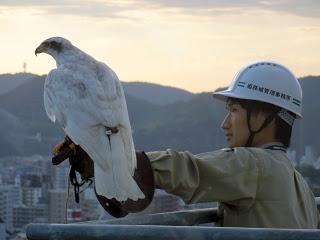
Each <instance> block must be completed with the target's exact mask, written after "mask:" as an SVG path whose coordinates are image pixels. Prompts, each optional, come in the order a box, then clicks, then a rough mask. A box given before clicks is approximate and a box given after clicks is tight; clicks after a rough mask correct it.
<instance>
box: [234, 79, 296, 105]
mask: <svg viewBox="0 0 320 240" xmlns="http://www.w3.org/2000/svg"><path fill="white" fill-rule="evenodd" d="M246 85H247V86H246ZM237 87H242V88H247V89H250V90H252V91H257V92H260V93H263V94H266V95H271V96H274V97H278V98H281V99H283V100H286V101H289V102H292V103H293V104H295V105H297V106H299V107H300V106H301V101H299V100H298V99H296V98H292V97H291V96H290V95H288V94H286V93H283V92H278V91H275V90H272V89H269V88H266V87H262V86H258V85H255V84H252V83H245V82H241V81H239V82H238V83H237Z"/></svg>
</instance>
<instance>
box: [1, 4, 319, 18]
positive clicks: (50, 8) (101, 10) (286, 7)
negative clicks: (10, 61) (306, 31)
mask: <svg viewBox="0 0 320 240" xmlns="http://www.w3.org/2000/svg"><path fill="white" fill-rule="evenodd" d="M0 7H32V8H34V9H36V10H40V11H42V12H44V13H46V14H58V15H61V14H63V15H78V16H90V17H104V18H127V17H128V16H129V14H128V13H129V12H130V11H139V10H144V9H149V10H152V9H160V10H161V9H170V8H175V9H179V10H180V12H182V13H184V14H204V15H210V14H230V13H241V12H243V11H244V10H250V9H262V10H269V11H276V12H288V13H291V14H294V15H298V16H304V17H320V1H318V0H304V1H301V0H242V1H239V0H229V1H225V0H183V1H182V0H109V1H103V0H95V1H89V0H43V1H41V0H26V1H20V0H0Z"/></svg>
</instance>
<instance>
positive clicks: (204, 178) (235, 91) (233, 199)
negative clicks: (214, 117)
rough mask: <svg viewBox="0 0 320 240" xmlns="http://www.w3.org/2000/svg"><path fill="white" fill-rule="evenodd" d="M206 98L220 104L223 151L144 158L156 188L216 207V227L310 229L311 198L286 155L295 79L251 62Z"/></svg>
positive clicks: (296, 113) (295, 110)
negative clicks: (226, 85) (227, 84)
mask: <svg viewBox="0 0 320 240" xmlns="http://www.w3.org/2000/svg"><path fill="white" fill-rule="evenodd" d="M213 95H214V97H216V98H218V99H220V100H223V101H225V102H226V107H227V110H228V113H227V116H226V117H225V119H224V121H223V123H222V125H221V127H222V128H223V129H224V131H225V134H226V138H227V142H228V145H229V148H228V149H222V150H218V151H213V152H208V153H203V154H198V155H193V154H191V153H189V152H177V151H174V150H170V149H169V150H167V151H157V152H149V153H147V156H148V158H149V159H150V162H151V168H152V172H153V175H154V181H155V185H156V187H157V188H161V189H164V190H166V191H167V192H169V193H172V194H175V195H177V196H180V197H181V198H182V199H183V200H184V201H185V202H186V203H199V202H213V201H218V202H219V215H220V219H221V220H220V222H219V223H220V225H221V226H225V227H270V228H317V227H318V222H319V217H318V211H317V207H316V203H315V200H314V195H313V193H312V192H311V190H310V189H309V187H308V185H307V184H306V182H305V181H304V179H303V177H302V176H301V175H300V174H299V173H298V172H297V171H296V170H295V169H294V167H293V165H292V163H291V162H290V160H289V159H288V157H287V155H286V148H287V147H289V145H290V138H291V130H292V125H293V122H294V120H295V119H296V118H300V117H302V115H301V112H302V91H301V87H300V84H299V82H298V81H297V79H296V78H295V77H294V76H293V74H292V73H291V72H290V71H289V70H288V69H286V68H285V67H284V66H282V65H280V64H277V63H273V62H257V63H254V64H250V65H248V66H246V67H244V68H243V69H241V70H240V71H239V73H237V75H236V76H235V78H234V80H233V82H232V83H231V85H230V87H229V88H228V89H227V90H225V91H220V92H215V93H214V94H213ZM137 171H139V167H138V170H137Z"/></svg>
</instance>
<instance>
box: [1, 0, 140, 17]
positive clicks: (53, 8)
mask: <svg viewBox="0 0 320 240" xmlns="http://www.w3.org/2000/svg"><path fill="white" fill-rule="evenodd" d="M132 5H133V2H132V1H125V0H118V1H98V0H95V1H85V0H46V1H45V0H44V1H40V0H26V1H18V0H0V7H7V8H32V9H34V10H37V11H40V12H42V13H44V14H53V15H76V16H88V17H104V18H127V16H126V15H125V14H124V13H125V12H127V11H130V10H131V9H133V8H134V7H132ZM135 6H136V7H137V6H138V5H137V4H135Z"/></svg>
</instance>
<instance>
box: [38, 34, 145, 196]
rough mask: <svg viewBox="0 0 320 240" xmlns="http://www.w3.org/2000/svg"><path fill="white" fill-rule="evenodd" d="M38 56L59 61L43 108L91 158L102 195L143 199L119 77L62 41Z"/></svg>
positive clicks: (51, 40)
mask: <svg viewBox="0 0 320 240" xmlns="http://www.w3.org/2000/svg"><path fill="white" fill-rule="evenodd" d="M35 53H36V54H38V53H47V54H49V55H51V56H52V57H53V58H54V59H55V60H56V64H57V68H56V69H53V70H51V71H50V73H49V74H48V76H47V78H46V81H45V85H44V106H45V109H46V112H47V115H48V117H49V118H50V120H51V121H53V122H57V123H59V124H60V125H61V126H62V128H63V129H64V131H65V133H66V134H67V135H68V136H69V137H70V138H71V139H72V141H73V142H74V143H76V144H79V145H80V146H81V147H82V148H83V149H84V150H85V151H86V152H87V154H88V155H89V156H90V157H91V158H92V160H93V162H94V176H95V188H96V191H97V194H98V195H101V196H104V197H106V198H109V199H112V198H115V199H116V200H118V201H126V200H127V199H132V200H134V201H136V200H138V199H143V198H144V197H145V196H144V194H143V193H142V191H141V190H140V188H139V187H138V185H137V184H136V182H135V181H134V179H133V177H132V176H133V174H134V171H135V168H136V166H137V160H136V154H135V149H134V144H133V139H132V132H131V126H130V121H129V116H128V110H127V104H126V101H125V96H124V92H123V89H122V86H121V84H120V81H119V79H118V77H117V75H116V74H115V73H114V71H112V69H110V68H109V67H108V66H107V65H106V64H104V63H102V62H99V61H97V60H95V59H94V58H93V57H91V56H89V55H88V54H86V53H85V52H83V51H81V50H80V49H78V48H77V47H75V46H73V45H72V44H71V42H70V41H68V40H67V39H64V38H61V37H53V38H49V39H47V40H45V41H44V42H42V43H41V44H40V46H39V47H38V48H37V49H36V51H35Z"/></svg>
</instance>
